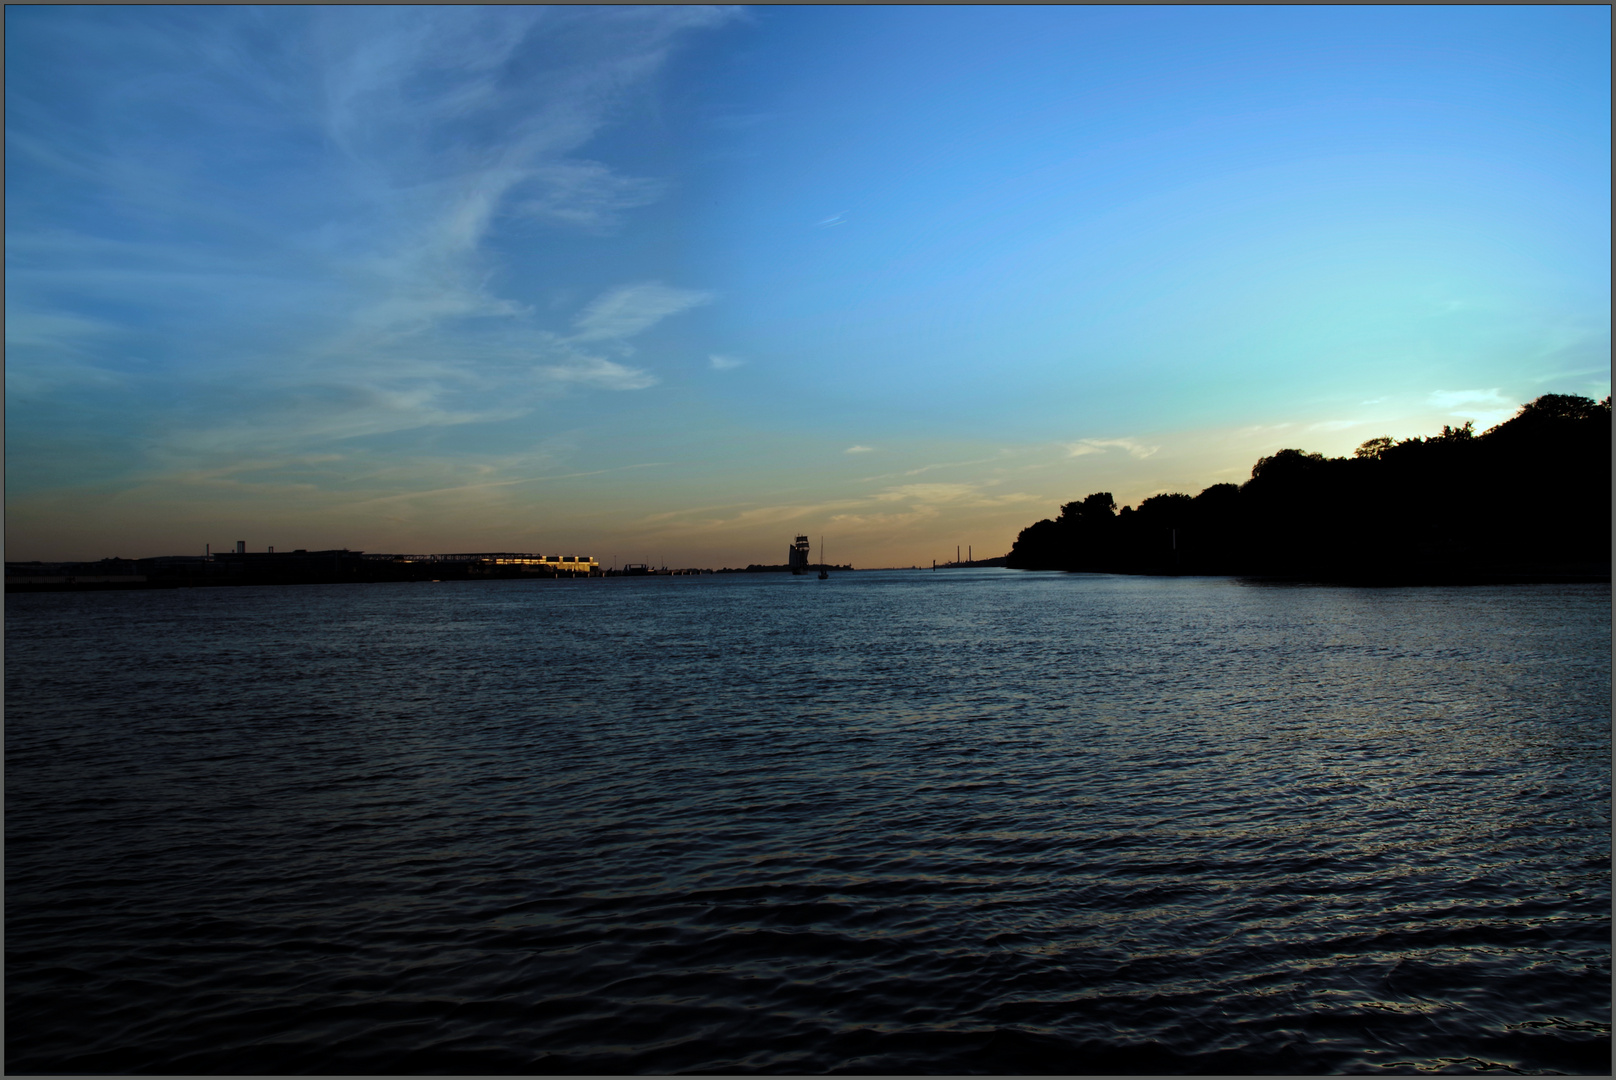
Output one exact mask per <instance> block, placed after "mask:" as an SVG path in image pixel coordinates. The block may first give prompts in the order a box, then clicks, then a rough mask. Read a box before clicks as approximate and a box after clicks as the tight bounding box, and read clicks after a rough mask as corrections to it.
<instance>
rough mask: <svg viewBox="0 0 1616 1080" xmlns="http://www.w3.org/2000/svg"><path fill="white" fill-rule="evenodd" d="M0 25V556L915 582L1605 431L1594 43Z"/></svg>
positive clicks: (648, 18) (1049, 25)
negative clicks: (831, 569)
mask: <svg viewBox="0 0 1616 1080" xmlns="http://www.w3.org/2000/svg"><path fill="white" fill-rule="evenodd" d="M5 29H6V35H5V49H6V75H5V90H6V99H5V109H6V181H5V190H6V360H5V377H6V387H5V389H6V398H5V481H6V500H5V505H6V535H5V541H6V547H5V553H6V558H7V559H12V560H18V559H52V558H62V559H96V558H103V557H108V556H121V557H125V558H138V557H144V556H151V555H165V554H200V553H202V551H203V550H204V549H205V547H206V546H207V545H210V544H211V545H212V546H213V547H214V548H215V549H217V548H219V547H222V546H229V545H233V544H234V542H235V541H237V540H241V539H244V540H245V541H246V542H247V546H248V549H249V550H254V551H259V550H263V549H264V548H265V547H266V546H275V547H276V548H277V549H278V550H289V549H292V548H308V549H311V550H315V549H322V548H332V547H346V548H351V549H358V550H366V551H377V552H381V551H396V552H454V551H460V552H467V551H532V552H538V553H544V554H586V555H593V556H594V557H596V558H598V559H600V560H601V561H602V562H603V563H607V564H609V565H610V564H614V563H615V564H621V563H623V562H649V563H652V564H654V565H667V566H674V567H688V566H695V567H715V568H716V567H720V566H745V565H747V564H749V563H779V562H784V561H785V550H786V548H787V546H788V545H789V544H790V542H791V541H792V539H793V537H794V536H796V535H797V534H799V533H802V534H807V535H809V536H811V537H812V538H813V542H814V544H815V548H816V557H817V552H818V551H819V549H820V547H821V544H823V550H824V554H825V556H826V557H827V558H828V559H829V560H830V561H831V562H835V563H851V564H852V565H855V566H859V567H877V566H900V565H902V566H907V565H915V564H918V565H929V563H930V561H931V560H932V559H937V560H939V561H942V560H944V559H951V558H953V557H954V551H955V547H956V545H958V546H959V547H961V548H962V549H963V548H964V547H966V546H970V547H971V549H972V551H973V553H974V554H975V555H976V556H977V557H978V558H981V557H986V556H991V555H998V554H1002V553H1004V552H1005V551H1007V550H1008V549H1009V547H1010V545H1011V543H1012V542H1013V541H1014V539H1015V537H1016V534H1017V532H1018V531H1019V530H1020V529H1021V528H1023V527H1024V526H1026V525H1028V524H1031V523H1032V522H1033V521H1036V520H1038V519H1039V518H1043V517H1050V516H1054V515H1055V514H1056V513H1058V510H1059V507H1060V505H1061V504H1062V503H1064V502H1068V501H1071V500H1073V499H1080V498H1082V497H1084V496H1085V495H1087V494H1089V493H1091V492H1094V491H1110V492H1112V493H1113V494H1114V496H1115V498H1116V500H1117V502H1118V504H1119V505H1121V504H1135V505H1136V504H1137V503H1138V501H1139V500H1141V499H1143V498H1146V497H1148V496H1149V495H1152V494H1156V493H1160V492H1167V491H1184V492H1188V493H1190V494H1194V493H1195V492H1198V491H1200V490H1201V489H1203V488H1205V487H1207V486H1210V485H1211V484H1214V483H1220V482H1230V481H1233V482H1240V481H1242V480H1244V479H1246V478H1247V477H1249V475H1250V471H1251V466H1252V464H1253V463H1254V462H1255V461H1256V460H1257V458H1258V457H1260V456H1262V455H1266V454H1271V453H1274V452H1275V451H1277V450H1279V449H1282V448H1286V447H1296V448H1299V449H1304V450H1308V451H1320V452H1323V453H1326V454H1329V455H1332V456H1333V455H1343V454H1349V453H1350V452H1351V451H1352V449H1353V448H1354V447H1356V446H1357V445H1358V444H1359V443H1361V442H1363V441H1364V440H1366V439H1368V438H1371V437H1374V436H1379V435H1391V436H1394V437H1397V438H1405V437H1409V436H1415V435H1425V434H1432V433H1434V432H1436V431H1439V430H1440V429H1441V427H1442V426H1443V425H1444V424H1455V425H1456V424H1461V423H1464V422H1465V421H1472V422H1474V424H1475V425H1476V429H1477V430H1484V429H1485V428H1487V427H1489V426H1491V425H1493V424H1496V423H1498V422H1500V421H1502V420H1504V419H1506V418H1508V417H1509V416H1510V415H1512V414H1513V412H1514V410H1515V409H1516V408H1517V407H1518V406H1519V405H1520V404H1521V403H1522V402H1525V401H1529V400H1531V399H1533V398H1535V397H1537V396H1538V395H1540V394H1544V393H1570V394H1582V395H1586V396H1589V397H1594V398H1602V397H1604V396H1606V395H1607V394H1609V392H1610V368H1611V354H1610V289H1611V281H1610V260H1611V250H1610V237H1611V221H1610V199H1611V187H1610V152H1611V147H1610V119H1611V118H1610V98H1611V85H1610V30H1611V27H1610V9H1609V8H1608V7H1538V6H1532V7H1426V8H1421V7H1352V8H1327V7H1300V8H1274V7H1260V8H1208V7H1192V8H1184V7H1121V8H1104V7H1012V8H1000V7H946V8H916V7H874V8H865V7H814V8H795V7H760V8H692V7H658V8H648V9H634V8H616V7H614V8H599V9H592V8H576V7H569V8H559V9H544V8H527V7H499V8H473V7H408V8H386V7H369V6H367V7H329V6H319V5H313V6H297V7H266V8H255V7H229V6H198V7H175V8H165V7H124V6H104V7H64V6H38V7H25V6H11V7H8V8H6V10H5Z"/></svg>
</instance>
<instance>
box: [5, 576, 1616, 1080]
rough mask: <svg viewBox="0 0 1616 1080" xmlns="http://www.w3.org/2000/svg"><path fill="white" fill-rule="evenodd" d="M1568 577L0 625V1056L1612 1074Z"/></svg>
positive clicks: (195, 1068) (652, 597)
mask: <svg viewBox="0 0 1616 1080" xmlns="http://www.w3.org/2000/svg"><path fill="white" fill-rule="evenodd" d="M1610 625H1611V596H1610V589H1609V587H1608V586H1604V585H1599V586H1587V585H1583V586H1507V587H1470V588H1426V589H1352V588H1334V587H1323V586H1297V585H1275V584H1262V583H1254V582H1242V581H1238V580H1233V579H1226V578H1204V579H1194V578H1181V579H1152V578H1130V577H1112V576H1105V575H1082V574H1041V573H1020V572H1016V571H1004V570H959V571H946V572H943V571H940V572H936V573H932V572H929V571H923V572H896V571H893V572H860V573H843V574H837V575H833V576H832V578H831V579H830V580H829V581H824V582H821V581H817V580H816V579H814V578H812V577H801V578H793V577H791V576H789V575H765V574H760V575H734V576H714V577H683V578H651V579H607V580H592V581H543V582H468V583H439V584H430V583H421V584H391V585H334V586H301V587H299V586H285V587H263V588H240V589H190V590H179V591H171V592H127V593H99V594H91V593H79V594H58V595H13V596H8V597H7V598H6V630H5V645H6V701H5V704H6V721H5V740H6V742H5V747H6V772H5V806H6V821H5V833H6V880H5V890H6V893H5V895H6V972H5V974H6V982H5V985H6V1068H7V1071H9V1072H19V1071H23V1072H26V1071H42V1070H49V1071H88V1072H108V1071H123V1072H127V1071H153V1072H164V1073H173V1072H206V1073H246V1072H260V1073H263V1072H268V1073H275V1072H323V1073H353V1072H454V1073H489V1072H572V1073H577V1072H607V1073H629V1072H658V1073H666V1072H678V1071H696V1072H715V1071H763V1072H787V1073H813V1072H824V1071H850V1072H884V1073H892V1072H925V1073H965V1072H991V1073H1027V1072H1052V1073H1068V1074H1070V1073H1142V1072H1143V1073H1161V1072H1213V1073H1252V1072H1263V1073H1317V1072H1376V1073H1378V1072H1392V1073H1412V1072H1431V1071H1445V1072H1467V1071H1494V1072H1496V1071H1521V1072H1544V1071H1559V1072H1586V1073H1608V1072H1609V1069H1610V1041H1609V1035H1610V1019H1611V1016H1610V1006H1611V981H1610V950H1611V936H1610V868H1611V864H1610V824H1611V823H1610V809H1611V792H1610V779H1611V746H1610V734H1611V728H1610V720H1611V714H1610V704H1611V681H1610V676H1611V672H1610V655H1611V654H1610V647H1611V641H1610Z"/></svg>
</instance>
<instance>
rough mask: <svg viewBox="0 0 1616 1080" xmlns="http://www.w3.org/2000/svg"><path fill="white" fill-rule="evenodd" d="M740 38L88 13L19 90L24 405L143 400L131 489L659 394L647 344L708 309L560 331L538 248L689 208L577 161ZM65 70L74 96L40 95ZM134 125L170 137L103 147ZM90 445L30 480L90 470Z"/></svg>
mask: <svg viewBox="0 0 1616 1080" xmlns="http://www.w3.org/2000/svg"><path fill="white" fill-rule="evenodd" d="M736 17H738V15H737V14H736V13H735V12H733V11H729V10H727V9H712V8H679V9H673V8H667V9H655V8H641V9H615V10H613V11H611V12H606V11H598V10H591V9H538V8H455V9H435V8H351V7H350V8H319V7H316V8H279V9H263V10H262V11H260V10H258V9H253V10H251V11H249V10H246V9H236V10H235V11H210V12H207V13H205V14H204V13H201V12H200V11H187V10H180V9H165V10H162V11H157V10H155V9H124V10H121V11H108V12H93V13H92V12H89V11H87V10H82V9H79V10H69V9H64V10H63V12H62V13H61V14H60V15H54V16H52V18H53V19H54V20H55V21H54V22H53V23H51V24H50V26H51V30H50V32H49V34H48V35H47V36H46V37H45V38H44V39H41V40H42V41H47V42H48V43H49V47H50V48H51V49H55V50H56V52H54V53H52V54H51V55H50V56H49V57H47V58H45V59H42V60H41V61H40V62H39V63H38V64H36V65H35V68H34V69H33V70H34V74H33V75H32V76H30V77H29V78H27V79H25V80H22V81H21V82H17V81H15V80H13V81H8V92H11V91H15V92H13V93H10V96H9V98H8V130H7V140H8V147H10V148H11V149H12V151H13V152H14V155H15V156H14V158H13V160H12V162H11V165H12V168H11V170H10V171H9V173H8V200H9V210H10V213H11V217H10V221H11V222H12V225H11V226H10V227H9V232H8V237H7V246H8V271H7V273H8V298H7V329H8V357H7V367H8V377H9V378H10V379H11V380H12V388H13V390H15V389H17V388H19V387H30V388H34V389H37V390H38V392H40V393H41V394H47V393H48V394H67V393H77V394H79V395H81V398H82V395H83V394H84V392H85V391H84V389H83V388H85V387H89V388H90V389H91V390H92V391H93V392H94V393H98V394H103V395H117V398H118V400H119V401H120V402H121V403H122V404H121V405H120V406H119V407H118V408H117V409H115V410H113V412H112V415H113V416H114V417H115V419H114V421H113V424H114V426H117V425H122V426H123V428H124V429H125V430H124V432H123V433H122V435H121V436H120V437H123V438H125V439H127V440H130V443H129V445H130V446H131V447H132V448H134V449H132V450H131V452H130V453H128V454H127V455H124V456H125V458H126V459H127V461H128V462H129V466H128V467H130V468H135V467H137V466H136V463H137V462H140V460H141V459H142V457H143V455H145V456H147V458H148V460H145V461H144V462H143V464H141V465H140V466H139V467H141V468H149V467H159V468H161V467H166V465H167V464H168V463H169V459H174V458H177V459H184V458H186V457H187V456H189V455H191V454H194V453H197V452H201V451H205V452H208V453H211V454H216V455H223V456H225V457H228V456H230V455H232V454H245V455H249V456H253V457H262V456H264V455H268V454H279V453H288V452H291V451H294V450H297V449H302V448H307V447H309V446H310V445H312V444H314V443H319V442H322V441H329V440H333V439H352V438H363V437H369V436H375V435H379V434H384V433H389V432H399V431H405V430H410V429H420V430H422V431H430V430H432V429H435V428H442V427H448V426H457V425H464V424H472V423H491V422H498V421H500V420H504V419H511V418H514V417H516V416H520V415H522V414H523V413H524V412H526V411H530V410H531V409H533V408H534V407H536V406H537V405H538V404H540V403H542V402H543V401H544V400H545V399H546V398H548V397H553V396H555V395H556V394H558V393H562V392H571V391H632V390H638V389H643V388H645V387H648V386H651V385H654V384H655V383H656V381H657V376H656V375H655V374H654V373H653V372H652V371H649V370H643V369H641V368H638V367H632V366H629V365H627V364H625V363H624V362H623V359H624V355H625V354H626V353H627V351H628V350H627V346H626V345H625V344H624V342H625V341H626V340H627V339H629V338H631V337H633V336H635V335H637V334H641V333H643V332H645V331H646V330H647V329H649V328H650V327H652V326H653V325H655V324H656V323H657V322H658V321H660V320H662V319H664V318H667V317H668V316H670V315H673V314H676V313H677V312H680V311H683V310H687V309H688V308H690V307H692V306H695V305H696V304H699V303H705V302H708V301H709V300H710V299H711V297H710V295H709V294H707V293H705V292H699V291H696V290H692V289H679V288H674V287H672V286H669V285H664V284H662V283H660V282H656V281H648V282H640V283H632V284H626V285H622V286H619V287H617V288H612V289H607V290H605V291H604V292H603V293H601V294H600V295H599V296H598V297H597V298H596V300H595V301H594V302H593V303H592V304H590V305H589V306H588V307H586V308H585V309H584V310H583V311H582V312H581V313H580V314H579V315H578V317H577V319H576V320H575V321H574V322H573V323H572V325H571V326H570V327H569V326H568V325H566V324H565V323H563V324H562V325H560V326H556V325H554V324H553V322H551V321H547V317H548V319H549V320H553V319H554V315H553V314H550V313H549V311H548V309H545V310H543V311H541V310H538V309H537V308H536V306H535V303H534V301H535V299H536V298H535V297H534V295H533V293H532V289H531V284H530V277H529V276H528V275H525V274H524V273H522V272H521V269H522V264H521V260H522V259H523V258H524V257H525V254H524V252H525V250H526V249H527V248H528V247H531V243H532V241H531V236H532V233H533V231H534V230H536V229H548V230H551V231H552V233H553V234H554V235H556V236H557V237H558V238H559V240H558V242H559V243H563V244H572V245H580V244H587V243H590V242H592V241H591V240H590V239H589V237H590V235H591V234H596V233H601V232H606V231H610V230H611V229H613V228H614V227H616V226H617V225H618V224H620V223H621V222H622V221H623V220H624V215H626V214H629V213H631V212H633V211H634V210H635V209H636V208H638V207H642V206H646V205H648V204H650V203H651V202H653V201H655V200H656V199H658V198H659V197H660V196H661V194H662V192H663V191H664V190H665V183H664V181H662V180H661V179H658V178H654V177H638V176H630V175H625V174H623V173H621V172H619V171H617V170H616V169H614V168H613V167H612V165H611V164H609V163H608V162H607V161H604V160H597V159H596V157H598V156H600V155H596V156H592V157H589V158H584V157H581V156H579V154H578V152H579V150H580V149H581V148H582V147H583V146H585V145H586V144H588V143H590V142H591V140H593V139H595V137H596V136H597V135H598V134H599V133H600V132H602V131H603V130H604V129H606V128H607V127H608V126H609V125H610V124H612V123H614V122H616V121H617V119H618V118H619V117H620V116H621V115H622V113H623V108H622V106H623V103H624V102H625V101H629V100H632V99H633V98H634V97H635V96H637V95H643V94H644V92H645V90H646V88H647V87H649V86H650V85H651V81H652V80H653V79H654V78H655V76H656V75H657V72H658V70H659V69H660V68H661V66H662V65H663V64H664V62H665V61H666V59H667V57H668V56H669V55H670V54H671V53H672V51H673V50H674V49H675V48H676V47H677V46H678V44H679V43H680V42H681V41H682V40H683V39H684V38H685V37H686V36H687V35H688V34H689V33H690V32H691V31H693V30H698V29H701V28H703V27H711V26H715V25H717V24H719V23H722V22H725V21H727V20H730V19H733V18H736ZM44 25H45V24H44V23H36V24H35V26H36V28H37V27H39V26H44ZM36 44H37V42H36ZM91 56H94V57H100V58H102V59H101V60H100V61H97V62H96V63H95V64H89V62H88V61H86V60H85V58H86V57H91ZM81 61H83V62H81ZM87 64H88V67H87ZM91 68H93V70H94V71H95V74H94V75H93V76H92V77H85V75H84V71H86V70H90V69H91ZM65 70H77V71H78V72H79V74H78V75H75V76H73V78H72V79H71V83H72V91H71V93H70V94H69V93H64V92H62V90H61V88H58V87H55V86H54V85H53V84H52V83H51V82H50V81H49V80H51V79H55V78H57V76H55V75H54V74H51V75H46V76H43V77H42V76H41V75H40V73H43V72H55V71H65ZM157 72H161V73H163V74H162V76H161V77H153V73H157ZM112 101H116V102H118V107H119V108H128V109H132V110H136V111H138V112H139V114H140V115H141V116H142V118H143V119H142V123H141V124H139V125H122V126H111V125H105V124H102V123H101V122H100V120H99V119H98V117H99V115H100V114H101V113H103V112H105V108H103V107H102V106H104V105H109V103H110V102H112ZM73 110H77V111H76V112H75V111H73ZM199 146H207V147H208V148H209V149H208V150H207V152H205V153H202V152H199V151H198V147H199ZM74 205H77V206H102V207H105V208H107V210H106V213H98V214H96V215H89V214H83V213H76V212H65V211H63V210H62V209H61V208H62V207H69V206H74ZM512 223H515V225H514V228H515V229H516V232H515V233H514V234H513V233H512V231H511V228H508V227H507V226H511V225H512ZM159 225H160V227H157V226H159ZM524 230H525V231H524ZM137 236H138V237H142V239H140V240H138V241H136V240H131V239H129V238H130V237H137ZM518 241H520V243H518ZM553 246H555V245H554V244H552V247H553ZM131 313H133V314H131ZM603 350H604V351H606V352H607V355H606V356H600V355H597V353H599V352H601V351H603ZM613 350H616V352H613ZM53 371H54V372H55V374H51V372H53ZM75 372H76V373H77V374H74V373H75ZM35 376H38V377H37V378H36V377H35ZM69 377H70V378H69ZM69 383H71V384H72V385H73V386H77V387H79V388H80V389H77V390H73V389H71V388H70V386H69ZM176 386H179V387H184V388H186V390H185V393H184V394H181V395H175V394H174V393H173V388H174V387H176ZM97 387H100V389H96V388H97ZM111 400H112V399H111V398H110V397H109V398H108V401H109V402H110V401H111ZM86 406H89V407H90V408H89V410H88V411H87V410H86ZM73 408H74V409H75V410H77V411H78V413H79V414H82V415H91V414H94V413H95V409H96V408H99V406H98V405H97V404H96V402H94V401H90V400H79V401H76V402H74V403H73ZM62 438H65V437H61V438H59V437H58V436H56V435H53V434H52V433H51V432H50V431H49V430H45V429H41V430H39V431H37V432H34V433H31V434H30V435H29V436H28V437H27V438H26V439H24V440H22V441H17V440H13V442H12V445H11V446H8V450H10V451H11V452H12V454H13V460H14V462H20V461H23V460H25V459H28V458H29V457H30V456H36V457H39V458H41V459H47V458H49V459H55V460H65V459H64V456H63V455H64V454H68V453H70V452H71V449H70V446H69V444H68V443H67V442H65V441H62ZM53 439H54V440H56V441H55V442H53ZM58 442H60V443H61V445H57V443H58ZM24 467H25V468H26V466H24Z"/></svg>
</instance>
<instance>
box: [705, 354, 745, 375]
mask: <svg viewBox="0 0 1616 1080" xmlns="http://www.w3.org/2000/svg"><path fill="white" fill-rule="evenodd" d="M707 362H708V363H709V364H711V365H712V368H713V370H714V371H734V370H735V369H736V368H738V367H740V366H741V365H742V364H744V363H746V361H745V360H742V359H740V358H739V357H735V356H719V355H718V354H717V353H714V354H713V355H711V356H709V357H708V358H707Z"/></svg>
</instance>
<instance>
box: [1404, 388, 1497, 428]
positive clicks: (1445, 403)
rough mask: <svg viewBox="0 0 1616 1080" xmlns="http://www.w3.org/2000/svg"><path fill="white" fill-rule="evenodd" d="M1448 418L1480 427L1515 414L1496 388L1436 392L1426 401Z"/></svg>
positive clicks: (1488, 425) (1489, 425) (1490, 424)
mask: <svg viewBox="0 0 1616 1080" xmlns="http://www.w3.org/2000/svg"><path fill="white" fill-rule="evenodd" d="M1426 400H1427V401H1429V402H1430V403H1431V404H1432V405H1434V406H1435V407H1437V408H1438V409H1443V410H1446V411H1447V413H1448V414H1449V415H1450V416H1454V417H1460V418H1463V419H1467V420H1474V421H1475V422H1476V423H1478V424H1480V425H1481V426H1482V427H1484V428H1486V427H1491V426H1492V425H1494V424H1497V423H1501V422H1503V421H1505V420H1508V419H1509V418H1510V417H1511V416H1513V415H1514V414H1515V403H1514V402H1512V401H1510V400H1509V399H1508V398H1506V397H1505V396H1504V395H1503V394H1502V393H1501V392H1500V391H1499V389H1498V388H1497V387H1492V388H1491V389H1487V390H1436V391H1433V392H1432V393H1431V396H1430V397H1429V398H1427V399H1426Z"/></svg>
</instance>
